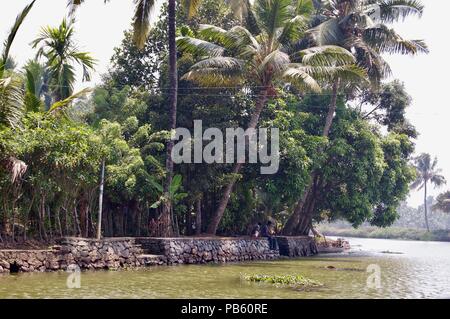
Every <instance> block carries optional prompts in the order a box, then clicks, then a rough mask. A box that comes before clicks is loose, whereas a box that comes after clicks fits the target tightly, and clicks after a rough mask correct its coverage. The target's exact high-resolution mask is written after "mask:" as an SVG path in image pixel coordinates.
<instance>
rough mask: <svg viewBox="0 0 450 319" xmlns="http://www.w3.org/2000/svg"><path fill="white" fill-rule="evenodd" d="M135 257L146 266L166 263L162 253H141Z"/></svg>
mask: <svg viewBox="0 0 450 319" xmlns="http://www.w3.org/2000/svg"><path fill="white" fill-rule="evenodd" d="M137 258H138V259H139V260H140V261H141V262H143V263H144V265H146V266H152V265H162V264H165V263H166V256H164V255H151V254H142V255H139V256H137Z"/></svg>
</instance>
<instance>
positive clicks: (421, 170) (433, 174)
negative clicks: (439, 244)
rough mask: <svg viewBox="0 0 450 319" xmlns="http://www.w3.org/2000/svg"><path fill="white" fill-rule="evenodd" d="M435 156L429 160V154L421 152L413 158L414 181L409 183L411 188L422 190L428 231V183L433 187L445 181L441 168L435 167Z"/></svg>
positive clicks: (428, 229)
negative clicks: (415, 171) (415, 173)
mask: <svg viewBox="0 0 450 319" xmlns="http://www.w3.org/2000/svg"><path fill="white" fill-rule="evenodd" d="M437 163H438V161H437V158H436V157H435V158H434V160H431V155H430V154H427V153H422V154H420V155H419V156H417V157H416V158H415V159H414V164H415V167H416V170H417V178H416V181H415V182H414V183H413V184H412V185H411V188H412V189H417V190H421V189H423V190H424V201H423V206H424V210H425V225H426V227H427V231H430V226H429V224H428V205H427V196H428V194H427V193H428V183H431V184H432V185H434V186H435V187H440V186H442V185H444V184H446V183H447V181H446V180H445V177H444V176H442V175H441V174H440V173H441V171H442V170H441V169H439V168H437Z"/></svg>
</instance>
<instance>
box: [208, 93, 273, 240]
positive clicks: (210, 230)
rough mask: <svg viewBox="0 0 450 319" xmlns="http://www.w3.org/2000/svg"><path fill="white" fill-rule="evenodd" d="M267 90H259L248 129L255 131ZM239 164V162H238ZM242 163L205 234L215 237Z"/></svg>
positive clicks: (225, 190)
mask: <svg viewBox="0 0 450 319" xmlns="http://www.w3.org/2000/svg"><path fill="white" fill-rule="evenodd" d="M268 90H269V89H268V88H267V87H266V88H264V89H263V90H261V92H260V95H259V98H258V100H257V101H256V105H255V111H254V112H253V114H252V117H251V119H250V123H249V125H248V128H249V129H255V128H256V126H257V125H258V121H259V117H260V115H261V112H262V110H263V108H264V106H265V105H266V102H267V99H268ZM238 162H239V161H238ZM242 165H243V164H242V163H236V164H235V165H234V168H233V171H232V173H233V177H232V178H231V181H230V182H229V183H228V185H227V186H226V187H225V189H224V193H223V196H222V199H221V200H220V203H219V206H218V207H217V210H216V211H215V213H214V215H213V216H212V219H211V222H210V223H209V225H208V228H207V230H206V232H207V233H208V234H210V235H215V234H216V232H217V228H218V227H219V223H220V221H221V220H222V217H223V214H224V212H225V209H226V207H227V205H228V201H229V200H230V195H231V192H232V190H233V186H234V184H235V183H236V179H237V178H236V174H238V173H239V171H240V170H241V168H242Z"/></svg>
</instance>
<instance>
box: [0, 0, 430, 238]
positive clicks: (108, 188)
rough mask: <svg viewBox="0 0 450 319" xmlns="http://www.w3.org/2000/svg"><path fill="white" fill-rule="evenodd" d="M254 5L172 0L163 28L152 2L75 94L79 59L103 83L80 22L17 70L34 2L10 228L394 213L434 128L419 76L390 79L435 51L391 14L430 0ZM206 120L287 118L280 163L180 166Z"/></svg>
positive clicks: (209, 223) (382, 220) (186, 228)
mask: <svg viewBox="0 0 450 319" xmlns="http://www.w3.org/2000/svg"><path fill="white" fill-rule="evenodd" d="M74 2H76V3H75V4H77V5H78V4H81V2H82V1H74ZM171 2H173V1H171ZM244 2H245V3H246V5H247V6H248V10H244V11H245V12H240V16H236V15H235V14H233V10H230V7H229V5H227V4H224V3H222V2H217V1H213V0H204V1H202V2H201V5H200V6H199V7H196V8H195V10H194V11H192V12H191V11H190V10H186V9H185V7H180V8H179V9H180V10H177V16H176V17H175V18H176V21H171V19H172V18H173V17H172V16H171V14H174V11H173V10H171V7H170V4H169V7H165V8H163V11H162V14H161V16H160V19H159V20H158V21H157V23H156V25H155V27H154V28H152V29H151V30H150V29H148V28H147V25H146V24H144V25H140V24H139V23H138V22H139V21H140V23H142V21H144V20H145V21H144V22H145V23H148V21H147V20H148V16H147V15H146V19H142V20H138V19H139V17H138V18H135V20H134V24H133V25H134V28H133V30H132V31H127V32H125V33H124V39H123V42H122V44H121V46H120V47H119V48H117V49H116V50H115V52H114V55H113V57H112V64H111V69H110V71H109V72H108V73H107V74H105V75H104V77H103V82H102V83H101V84H100V85H98V86H97V87H95V88H94V89H93V91H92V93H91V94H87V93H88V92H86V91H83V92H79V93H74V92H73V85H74V83H75V81H76V80H77V79H76V78H75V75H74V66H75V64H76V63H78V64H79V65H82V66H83V70H84V80H87V79H89V75H90V73H91V72H92V70H93V69H94V68H95V60H94V58H93V57H92V56H91V55H90V54H89V53H85V52H78V51H76V44H75V43H73V40H72V35H73V33H74V32H75V30H73V25H72V24H71V23H70V22H68V21H70V19H69V20H64V21H63V22H62V23H61V25H60V26H58V27H44V28H43V29H42V32H41V34H40V35H39V38H38V39H36V41H35V42H34V46H35V47H36V49H37V52H36V53H37V55H36V58H34V59H32V60H30V62H29V63H27V65H25V66H24V67H23V68H22V69H12V68H10V66H11V65H12V63H7V62H8V61H10V58H9V56H8V51H9V47H10V46H11V45H12V43H13V40H14V37H15V34H16V33H17V32H18V31H20V30H19V29H20V24H21V23H22V21H23V20H24V19H25V18H26V15H27V13H28V11H29V10H31V6H29V7H27V8H26V9H25V11H24V12H23V13H22V14H21V15H20V16H19V18H18V20H17V21H16V24H15V26H14V28H13V29H12V32H11V35H12V36H10V37H9V38H8V41H7V45H6V47H5V48H4V53H3V55H2V60H0V67H1V68H0V71H1V72H0V78H1V80H0V185H1V192H0V203H1V204H0V205H1V206H0V216H1V219H0V230H1V232H0V234H1V238H3V240H5V239H8V240H9V239H13V240H16V239H17V238H19V237H20V238H25V239H26V238H38V239H42V240H48V239H51V238H53V237H55V236H65V235H76V236H95V234H96V230H97V228H98V226H99V221H100V219H101V221H102V227H101V228H102V229H101V230H102V234H103V235H104V236H130V235H133V236H143V235H152V236H161V235H170V234H180V235H193V234H200V233H205V232H207V233H209V234H215V233H218V234H226V235H239V234H247V233H248V231H249V229H250V227H251V226H252V225H254V223H255V222H257V221H263V220H266V219H269V218H272V219H275V220H276V221H277V224H278V228H279V229H280V230H283V232H284V233H286V234H305V233H308V232H309V231H310V230H311V229H312V228H313V223H316V222H320V221H324V220H331V221H333V220H338V219H344V220H347V221H349V222H350V223H351V224H352V225H353V226H359V225H361V224H363V223H364V222H368V223H370V224H372V225H375V226H382V227H383V226H388V225H391V224H392V223H393V222H394V221H395V220H396V218H397V217H398V214H397V208H398V206H399V205H400V203H401V202H402V201H403V200H404V199H405V197H406V195H407V193H408V190H409V185H410V184H411V183H412V182H413V181H414V180H415V177H416V174H415V169H414V167H413V166H412V165H411V163H410V160H411V156H412V154H413V152H414V138H416V137H417V132H416V131H415V129H414V127H413V126H412V125H411V124H410V123H409V122H408V121H407V119H406V118H405V109H406V108H407V107H408V106H409V105H410V103H411V99H410V98H409V96H408V94H407V93H406V92H405V90H404V87H403V85H402V84H401V83H400V82H399V81H393V82H391V83H384V82H382V80H383V79H385V78H386V77H387V76H388V75H390V69H389V66H388V65H387V63H386V62H385V61H384V60H383V54H386V53H400V54H411V55H415V54H418V53H421V52H427V49H426V45H425V44H424V43H423V42H422V41H418V40H405V39H402V38H401V37H400V36H399V35H397V34H396V33H395V31H394V30H393V29H391V28H390V27H388V25H389V24H390V23H392V22H399V21H402V19H403V18H405V17H406V16H409V15H418V16H420V15H421V14H422V12H423V7H422V5H421V4H420V3H419V2H418V1H400V0H392V1H381V0H371V1H368V0H364V1H363V0H359V1H356V0H336V1H310V0H307V1H300V0H298V1H291V0H270V1H269V0H255V2H254V4H253V5H250V4H249V3H248V2H247V1H244ZM130 3H131V2H130ZM136 3H137V5H138V10H137V11H136V13H137V14H138V15H139V14H140V13H141V14H144V13H145V12H147V11H146V10H147V8H146V7H139V5H140V4H141V2H140V1H137V2H136ZM196 3H197V2H196ZM374 4H378V5H379V8H380V10H381V11H380V14H379V15H374V14H373V12H372V11H371V8H372V7H373V5H374ZM172 9H173V8H172ZM139 10H140V11H139ZM188 11H189V13H190V14H188ZM194 13H195V15H194ZM175 22H176V24H177V25H178V28H177V29H176V33H177V35H178V40H177V44H178V51H177V52H175V53H176V54H175V57H174V56H173V54H167V52H168V51H169V52H170V53H173V52H172V51H173V50H174V48H170V45H169V44H170V43H172V40H174V39H172V36H173V34H172V33H171V31H174V30H170V27H169V29H167V25H169V26H171V25H172V26H173V25H174V24H175ZM206 24H207V25H206ZM138 31H139V32H141V33H139V32H138ZM142 32H143V33H142ZM143 37H144V41H143V42H142V39H143ZM174 58H175V60H174ZM174 62H176V63H175V66H176V69H175V70H174ZM174 75H175V78H174ZM175 84H176V85H175ZM174 85H175V86H174ZM174 94H175V99H174ZM174 103H175V104H174ZM198 119H201V120H202V121H203V127H204V128H206V127H217V128H220V129H225V128H228V127H242V128H254V127H269V128H272V127H276V128H279V129H280V156H281V160H280V169H279V171H278V173H276V174H274V175H261V174H259V165H258V164H246V165H242V164H236V165H232V164H216V163H215V164H206V163H201V164H179V165H175V166H174V165H173V163H171V160H170V159H169V158H168V155H167V154H170V150H171V148H172V147H173V141H171V140H170V138H169V137H170V130H172V129H173V128H175V127H184V128H188V129H192V128H193V121H194V120H198ZM102 171H104V172H105V175H104V179H103V178H102ZM103 187H104V192H102V191H101V189H103ZM99 198H100V201H99ZM99 206H100V207H101V208H100V209H99ZM100 216H101V217H100Z"/></svg>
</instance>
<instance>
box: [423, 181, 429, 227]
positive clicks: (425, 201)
mask: <svg viewBox="0 0 450 319" xmlns="http://www.w3.org/2000/svg"><path fill="white" fill-rule="evenodd" d="M427 183H428V181H425V183H424V184H425V186H424V198H423V207H424V210H425V225H426V226H427V232H430V225H429V223H428V205H427Z"/></svg>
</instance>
